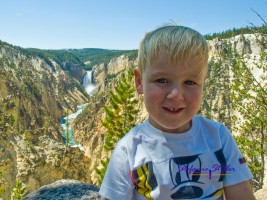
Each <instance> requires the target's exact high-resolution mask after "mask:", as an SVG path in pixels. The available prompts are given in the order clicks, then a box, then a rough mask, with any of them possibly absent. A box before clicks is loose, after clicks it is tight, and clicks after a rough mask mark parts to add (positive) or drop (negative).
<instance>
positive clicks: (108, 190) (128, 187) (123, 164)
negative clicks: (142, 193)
mask: <svg viewBox="0 0 267 200" xmlns="http://www.w3.org/2000/svg"><path fill="white" fill-rule="evenodd" d="M133 188H134V186H133V183H132V180H131V176H130V167H129V161H128V156H127V152H126V150H125V149H124V148H123V147H121V146H118V145H117V146H116V148H115V149H114V151H113V153H112V156H111V158H110V161H109V164H108V167H107V170H106V173H105V176H104V179H103V182H102V184H101V187H100V191H99V194H100V195H102V196H103V197H105V198H108V199H110V200H117V199H124V200H131V199H132V195H133Z"/></svg>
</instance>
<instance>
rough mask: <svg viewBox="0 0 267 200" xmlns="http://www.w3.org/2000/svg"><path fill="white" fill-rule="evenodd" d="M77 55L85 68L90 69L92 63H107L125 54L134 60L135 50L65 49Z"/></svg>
mask: <svg viewBox="0 0 267 200" xmlns="http://www.w3.org/2000/svg"><path fill="white" fill-rule="evenodd" d="M66 51H68V52H70V53H73V54H74V55H75V56H77V57H78V58H79V59H80V60H81V61H82V62H84V63H85V65H86V66H85V69H86V70H90V69H92V67H93V66H94V65H98V64H101V63H104V64H108V63H109V61H110V60H111V59H112V58H115V57H118V56H121V55H125V56H128V58H129V60H134V59H135V58H136V57H137V50H108V49H95V48H85V49H68V50H66ZM88 61H89V62H88Z"/></svg>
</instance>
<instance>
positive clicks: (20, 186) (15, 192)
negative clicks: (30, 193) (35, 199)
mask: <svg viewBox="0 0 267 200" xmlns="http://www.w3.org/2000/svg"><path fill="white" fill-rule="evenodd" d="M25 195H26V185H25V184H24V183H23V182H22V181H21V180H19V179H18V180H16V183H15V185H14V188H13V189H12V193H11V199H12V200H20V199H22V198H23V197H24V196H25Z"/></svg>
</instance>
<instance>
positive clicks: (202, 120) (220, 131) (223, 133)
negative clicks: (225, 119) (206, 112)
mask: <svg viewBox="0 0 267 200" xmlns="http://www.w3.org/2000/svg"><path fill="white" fill-rule="evenodd" d="M194 119H195V121H197V123H198V126H199V129H200V130H201V131H202V132H203V133H205V134H212V135H214V134H217V135H218V136H219V137H228V136H229V135H230V134H231V133H230V131H229V129H228V128H227V127H226V126H225V125H224V124H222V123H220V122H217V121H214V120H211V119H208V118H206V117H203V116H200V115H197V116H195V117H194Z"/></svg>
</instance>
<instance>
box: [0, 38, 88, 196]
mask: <svg viewBox="0 0 267 200" xmlns="http://www.w3.org/2000/svg"><path fill="white" fill-rule="evenodd" d="M62 63H63V64H62ZM67 66H68V67H67ZM67 68H71V69H75V70H76V71H77V73H76V75H75V76H74V77H73V76H71V75H69V74H71V72H69V71H67ZM83 74H84V70H83V69H82V67H81V66H80V67H78V66H77V65H76V63H74V65H71V63H70V62H69V61H68V62H64V61H62V62H58V61H56V60H54V59H53V58H51V57H40V56H37V55H35V54H32V53H29V52H28V51H26V50H25V49H21V48H19V47H14V46H12V45H9V44H7V43H3V42H0V80H1V81H0V119H1V120H0V174H1V176H0V190H1V189H3V190H4V191H5V192H4V194H3V197H4V198H7V197H8V196H10V192H11V189H12V188H13V185H14V184H15V182H16V180H17V179H20V180H22V181H23V183H25V184H26V185H27V187H26V189H27V191H28V192H31V191H33V190H36V189H37V188H39V187H40V186H42V185H45V184H48V183H51V182H54V181H56V180H58V179H62V178H71V179H79V180H82V181H85V182H86V181H87V182H88V181H89V180H90V179H89V175H88V174H87V173H86V168H87V165H89V163H90V160H89V159H88V158H87V157H85V156H84V152H82V151H80V150H79V149H75V148H69V147H66V146H65V145H64V144H63V142H62V136H61V134H62V133H61V127H60V123H59V119H60V118H61V117H63V116H65V115H66V112H67V111H68V112H71V111H74V110H75V109H76V106H77V105H79V104H82V103H85V102H86V101H88V98H89V95H88V94H87V93H86V92H85V90H84V88H83V87H82V86H81V84H80V80H82V78H83ZM1 191H2V190H1ZM0 193H1V192H0ZM0 196H2V194H0Z"/></svg>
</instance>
